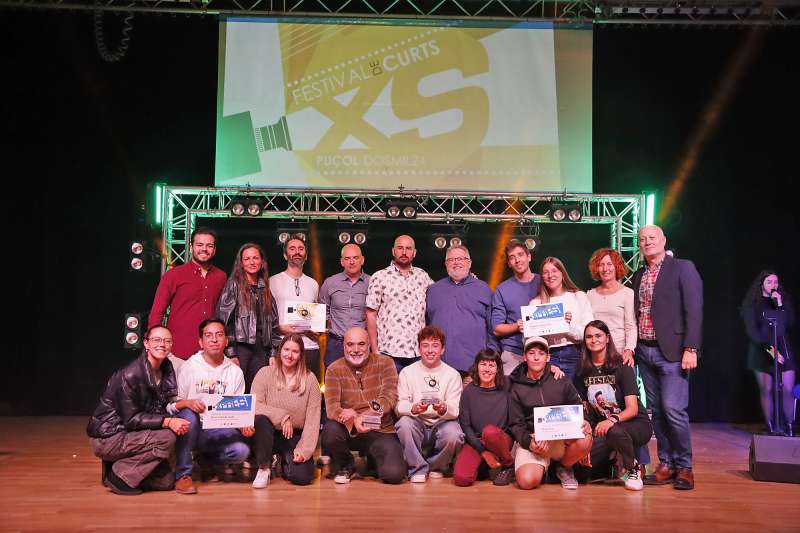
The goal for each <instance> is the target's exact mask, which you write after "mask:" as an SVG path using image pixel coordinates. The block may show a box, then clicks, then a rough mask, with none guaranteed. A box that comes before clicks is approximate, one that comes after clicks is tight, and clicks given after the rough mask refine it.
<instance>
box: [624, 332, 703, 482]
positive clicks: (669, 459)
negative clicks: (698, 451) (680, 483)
mask: <svg viewBox="0 0 800 533" xmlns="http://www.w3.org/2000/svg"><path fill="white" fill-rule="evenodd" d="M636 356H637V360H638V363H639V372H641V375H642V381H643V382H644V389H645V392H646V393H647V406H648V407H649V408H650V409H651V410H652V412H653V429H654V430H655V434H656V441H657V443H656V444H657V449H658V459H659V461H661V462H662V463H663V464H664V465H666V466H667V467H669V468H691V467H692V434H691V430H690V428H689V412H688V408H689V377H688V375H687V374H686V373H685V372H684V371H683V370H682V369H681V363H680V361H676V362H672V361H667V360H666V359H665V358H664V355H663V354H662V353H661V350H660V349H659V348H658V347H657V346H645V345H644V344H642V343H639V344H638V345H637V346H636Z"/></svg>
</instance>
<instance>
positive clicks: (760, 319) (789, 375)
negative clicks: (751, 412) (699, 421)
mask: <svg viewBox="0 0 800 533" xmlns="http://www.w3.org/2000/svg"><path fill="white" fill-rule="evenodd" d="M779 281H780V280H779V278H778V274H777V272H775V271H774V270H762V271H761V272H759V273H758V276H756V278H755V279H754V280H753V282H752V283H751V284H750V288H749V289H748V290H747V294H745V296H744V300H742V307H741V314H742V319H743V320H744V326H745V331H746V332H747V338H748V339H749V341H750V344H749V346H748V351H747V368H749V369H750V370H752V371H753V374H754V375H755V378H756V381H757V382H758V388H759V392H760V394H761V411H762V412H763V414H764V420H766V423H767V430H768V431H769V432H770V433H783V432H784V430H785V433H786V434H788V435H793V434H794V430H793V428H792V421H793V419H794V412H793V411H794V409H793V406H794V400H793V398H792V389H793V388H794V383H795V370H796V362H795V358H794V352H793V351H792V346H791V344H790V342H789V331H790V330H791V329H792V328H793V327H794V321H795V314H794V302H793V301H792V298H791V296H790V295H789V294H787V293H786V291H785V290H784V289H783V288H782V287H781V285H780V282H779ZM767 319H774V320H775V327H776V331H777V346H775V345H774V339H773V332H772V329H771V328H770V326H769V321H768V320H767ZM776 348H777V350H776ZM773 357H777V359H778V370H779V372H780V374H781V381H782V382H783V397H782V398H781V399H782V403H783V413H784V417H785V418H784V420H785V421H786V427H785V428H779V427H773V424H772V409H773V405H772V387H774V386H775V384H774V383H773V381H774V380H773V373H774V369H775V367H774V364H775V363H774V359H773Z"/></svg>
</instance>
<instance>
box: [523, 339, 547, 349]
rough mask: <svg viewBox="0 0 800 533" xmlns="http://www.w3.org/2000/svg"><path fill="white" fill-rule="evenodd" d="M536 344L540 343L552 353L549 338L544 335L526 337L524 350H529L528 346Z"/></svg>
mask: <svg viewBox="0 0 800 533" xmlns="http://www.w3.org/2000/svg"><path fill="white" fill-rule="evenodd" d="M534 344H539V345H540V346H542V348H544V350H545V351H546V352H547V353H550V345H549V344H547V340H546V339H545V338H544V337H526V338H525V343H524V344H523V348H522V351H523V352H527V351H528V348H530V347H531V346H532V345H534Z"/></svg>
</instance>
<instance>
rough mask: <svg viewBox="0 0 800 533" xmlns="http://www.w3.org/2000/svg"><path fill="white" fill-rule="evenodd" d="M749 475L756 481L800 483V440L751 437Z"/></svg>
mask: <svg viewBox="0 0 800 533" xmlns="http://www.w3.org/2000/svg"><path fill="white" fill-rule="evenodd" d="M750 475H751V476H753V479H755V480H757V481H779V482H781V483H800V438H797V437H772V436H769V435H753V441H752V442H751V443H750Z"/></svg>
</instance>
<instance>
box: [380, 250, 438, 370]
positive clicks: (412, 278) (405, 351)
mask: <svg viewBox="0 0 800 533" xmlns="http://www.w3.org/2000/svg"><path fill="white" fill-rule="evenodd" d="M416 255H417V250H416V248H415V247H414V239H412V238H411V237H409V236H408V235H400V236H399V237H397V238H396V239H395V240H394V246H393V247H392V258H393V259H392V262H391V264H390V265H389V266H388V267H386V268H384V269H383V270H379V271H377V272H375V273H374V274H373V275H372V277H371V278H370V280H369V291H368V292H367V330H368V331H369V337H370V339H369V340H370V345H371V347H372V352H373V353H382V354H384V355H388V356H390V357H391V358H392V359H394V364H395V366H396V367H397V371H398V372H399V371H400V370H402V369H403V368H405V367H407V366H408V365H410V364H412V363H414V362H415V361H417V359H419V355H418V354H417V332H419V330H421V329H422V328H424V327H425V293H426V291H427V290H428V287H429V286H430V285H432V284H433V280H432V279H431V277H430V276H429V275H428V273H427V272H425V271H424V270H422V269H421V268H417V267H415V266H412V265H411V262H412V261H413V260H414V257H415V256H416Z"/></svg>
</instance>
